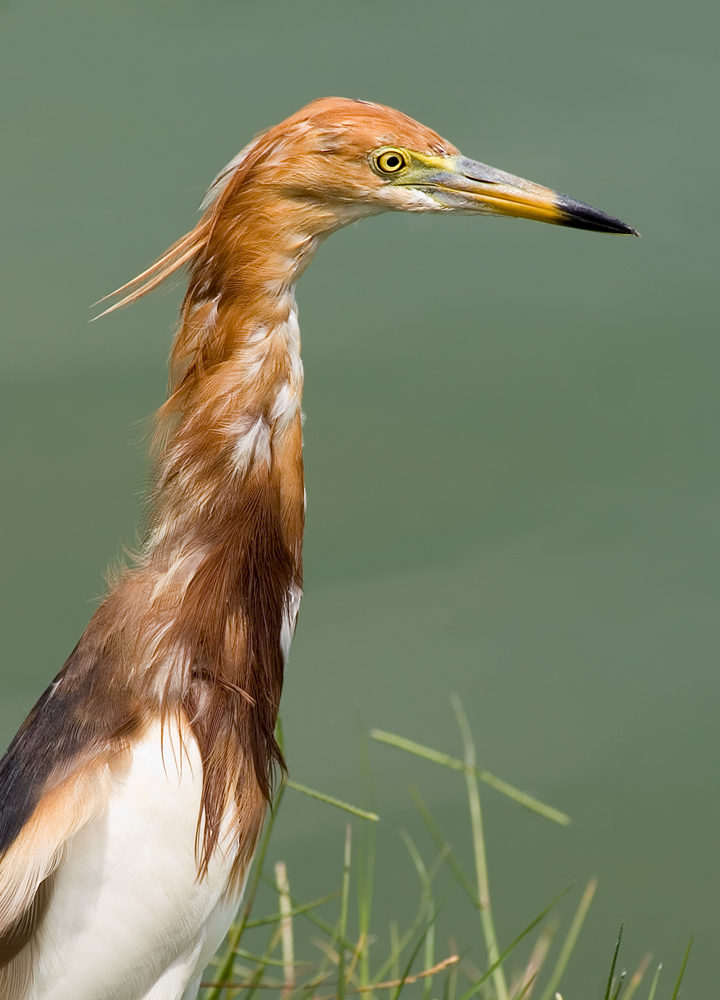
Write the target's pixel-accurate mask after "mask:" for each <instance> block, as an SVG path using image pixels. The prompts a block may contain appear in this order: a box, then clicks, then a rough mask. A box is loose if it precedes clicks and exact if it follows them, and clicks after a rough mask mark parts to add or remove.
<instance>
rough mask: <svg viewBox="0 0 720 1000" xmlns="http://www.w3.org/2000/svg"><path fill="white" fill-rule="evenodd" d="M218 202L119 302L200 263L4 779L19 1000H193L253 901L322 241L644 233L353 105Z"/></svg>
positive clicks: (274, 139) (2, 877)
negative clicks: (136, 531)
mask: <svg viewBox="0 0 720 1000" xmlns="http://www.w3.org/2000/svg"><path fill="white" fill-rule="evenodd" d="M202 207H203V215H202V217H201V219H200V221H199V223H198V224H197V226H196V227H195V228H194V229H193V230H192V231H191V232H190V233H188V234H187V236H185V237H183V238H182V239H181V240H179V241H178V242H177V243H176V244H175V245H174V246H173V247H171V248H170V250H168V251H167V253H166V254H164V255H163V256H162V257H161V258H160V259H159V260H158V261H157V262H156V263H155V264H154V265H153V266H152V267H150V268H149V269H148V270H147V271H145V272H144V273H143V274H141V275H140V276H139V277H138V278H137V279H135V280H134V281H133V282H130V283H129V284H128V285H127V286H124V287H123V288H122V289H120V290H119V293H120V294H124V297H123V298H121V300H120V301H119V302H117V303H116V305H115V306H113V307H112V308H117V306H119V305H123V304H125V303H127V302H131V301H133V300H135V299H137V298H139V297H140V296H141V295H144V294H145V293H146V292H148V291H150V290H152V289H153V288H154V287H156V286H157V285H158V284H159V283H160V282H162V281H163V280H165V279H166V278H167V277H169V276H170V275H171V274H172V273H174V272H175V271H177V270H178V269H179V268H182V267H183V266H187V267H188V268H189V281H188V289H187V293H186V295H185V299H184V301H183V306H182V310H181V317H180V326H179V330H178V333H177V335H176V338H175V342H174V345H173V351H172V355H171V379H170V391H169V395H168V399H167V401H166V402H165V404H164V405H163V407H162V408H161V410H160V413H159V419H158V433H157V436H156V442H155V444H156V471H155V480H154V482H155V485H154V488H153V490H152V493H151V495H150V501H149V518H148V524H147V531H146V537H145V541H144V544H143V546H142V549H141V551H140V553H139V554H138V556H137V558H136V560H135V563H134V565H133V566H132V567H131V568H129V569H127V570H125V571H124V572H123V573H121V574H120V575H119V576H118V578H117V579H116V580H115V581H114V582H113V583H112V584H111V586H110V589H109V592H108V595H107V597H106V598H105V600H104V602H103V604H102V605H101V606H100V607H99V608H98V610H97V611H96V613H95V615H94V616H93V618H92V620H91V621H90V623H89V625H88V627H87V629H86V631H85V633H84V634H83V636H82V638H81V639H80V642H79V643H78V645H77V647H76V648H75V650H73V652H72V654H71V655H70V657H69V659H68V661H67V662H66V664H65V666H64V667H63V669H62V671H61V673H60V674H59V675H58V677H57V678H56V679H55V681H54V682H53V683H52V684H51V686H50V687H49V688H48V690H47V691H46V692H45V694H44V695H43V696H42V697H41V699H40V700H39V702H38V703H37V705H36V706H35V708H34V709H33V710H32V712H31V714H30V716H29V717H28V719H27V720H26V722H25V723H24V724H23V726H22V728H21V729H20V731H19V733H18V735H17V736H16V737H15V739H14V740H13V742H12V744H11V745H10V747H9V749H8V751H7V753H6V755H5V757H4V758H3V760H2V762H1V763H0V997H2V1000H104V998H107V1000H191V998H193V997H194V996H195V994H196V992H197V987H198V984H199V977H200V975H201V972H202V970H203V968H204V966H205V965H206V963H207V961H208V960H209V959H210V957H211V956H212V954H213V952H214V951H215V949H216V948H217V946H218V945H219V944H220V942H221V940H222V938H223V936H224V934H225V933H226V931H227V928H228V926H229V923H230V920H231V918H232V915H233V913H234V912H235V910H236V909H237V906H238V904H239V901H240V898H241V896H242V889H243V886H244V883H245V879H246V877H247V872H248V867H249V865H250V862H251V859H252V855H253V851H254V849H255V845H256V843H257V839H258V837H259V834H260V831H261V829H262V824H263V821H264V815H265V808H266V803H267V802H268V801H269V800H270V798H271V793H272V780H273V771H274V768H275V767H276V766H279V767H283V766H284V761H283V757H282V753H281V750H280V748H279V746H278V744H277V742H276V740H275V735H274V728H275V722H276V718H277V711H278V705H279V700H280V693H281V689H282V679H283V671H284V666H285V662H286V659H287V655H288V649H289V645H290V640H291V638H292V634H293V632H294V628H295V622H296V617H297V612H298V606H299V602H300V594H301V586H302V534H303V526H304V514H305V497H304V480H303V460H302V414H301V398H302V385H303V368H302V361H301V358H300V334H299V327H298V321H297V309H296V303H295V284H296V282H297V280H298V278H299V277H300V275H301V274H302V272H303V270H304V269H305V267H306V266H307V264H308V263H309V261H310V259H311V258H312V255H313V254H314V252H315V250H316V249H317V247H318V245H319V243H320V242H321V241H322V240H323V239H325V238H326V237H327V236H328V235H330V234H331V233H332V232H334V231H335V230H336V229H338V228H340V227H342V226H344V225H347V224H348V223H350V222H353V221H355V220H357V219H360V218H363V217H364V216H368V215H373V214H377V213H378V212H382V211H386V210H398V211H410V212H425V211H433V212H458V211H460V212H476V213H477V212H480V213H485V214H506V215H520V216H525V217H528V218H536V219H541V220H543V221H547V222H555V223H559V224H563V225H571V226H576V227H579V228H589V229H596V230H599V231H605V232H619V233H632V232H633V230H631V229H630V228H629V227H627V226H625V225H624V224H623V223H621V222H619V221H618V220H617V219H613V218H612V217H610V216H606V215H605V214H604V213H601V212H597V211H596V210H594V209H591V208H589V207H588V206H586V205H583V204H582V203H580V202H575V201H573V200H572V199H568V198H565V197H564V196H560V195H557V194H556V193H555V192H552V191H550V190H549V189H547V188H543V187H540V186H538V185H534V184H531V183H530V182H527V181H523V180H521V179H520V178H516V177H513V176H512V175H509V174H505V173H503V172H501V171H498V170H495V169H494V168H491V167H487V166H485V165H484V164H480V163H476V162H475V161H472V160H468V159H466V158H464V157H462V156H461V154H460V153H459V152H458V151H457V150H456V149H455V147H453V146H452V145H450V144H449V143H447V142H446V141H445V140H443V139H442V138H441V137H440V136H439V135H437V133H435V132H433V131H431V130H430V129H427V128H425V127H424V126H422V125H419V124H418V123H417V122H414V121H413V120H412V119H410V118H407V117H406V116H404V115H402V114H400V113H399V112H396V111H393V110H391V109H388V108H383V107H381V106H379V105H375V104H368V103H365V102H360V101H347V100H344V99H340V98H327V99H324V100H321V101H316V102H314V103H313V104H311V105H309V106H308V107H307V108H304V109H302V110H301V111H300V112H298V113H297V114H296V115H293V116H292V117H291V118H289V119H287V120H286V121H285V122H282V123H281V124H280V125H278V126H276V127H275V128H273V129H270V130H269V131H268V132H266V133H264V134H262V135H261V136H259V137H258V138H257V139H255V140H254V141H253V142H252V143H250V145H249V146H247V147H246V148H245V149H244V150H243V151H242V153H240V154H239V155H238V156H237V157H236V158H235V159H234V160H233V161H231V163H230V164H228V166H227V167H226V169H225V170H224V171H223V172H222V173H221V174H220V175H219V176H218V178H217V179H216V180H215V182H214V183H213V185H212V187H211V188H210V191H209V192H208V196H207V198H206V200H205V202H204V203H203V206H202Z"/></svg>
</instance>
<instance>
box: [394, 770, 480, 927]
mask: <svg viewBox="0 0 720 1000" xmlns="http://www.w3.org/2000/svg"><path fill="white" fill-rule="evenodd" d="M410 794H411V795H412V797H413V801H414V803H415V805H416V806H417V810H418V812H419V813H420V816H421V817H422V821H423V823H424V824H425V826H426V827H427V830H428V833H429V834H430V836H431V837H432V839H433V840H434V841H435V843H436V844H437V846H438V847H439V848H440V850H441V851H443V852H444V856H445V861H446V862H447V865H448V868H449V869H450V871H451V872H452V873H453V875H454V876H455V880H456V881H457V883H458V885H459V886H460V887H461V888H462V889H464V891H465V893H466V894H467V896H468V898H469V899H470V901H471V902H472V904H473V906H474V907H475V908H476V909H479V908H480V900H479V899H478V895H477V893H476V892H475V889H474V888H473V885H472V883H471V882H470V879H469V878H468V877H467V875H466V874H465V872H464V871H463V869H462V865H461V864H460V862H459V861H458V860H457V858H456V857H455V855H454V854H453V852H452V849H451V847H450V845H449V844H448V842H447V841H446V840H445V838H444V837H443V835H442V833H441V832H440V828H439V827H438V826H437V824H436V823H435V820H434V819H433V816H432V813H431V812H430V810H429V809H428V807H427V805H426V804H425V802H424V801H423V799H422V797H421V795H420V793H419V792H418V791H417V789H416V788H414V787H413V786H412V785H410Z"/></svg>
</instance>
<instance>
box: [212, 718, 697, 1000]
mask: <svg viewBox="0 0 720 1000" xmlns="http://www.w3.org/2000/svg"><path fill="white" fill-rule="evenodd" d="M452 705H453V710H454V712H455V716H456V720H457V724H458V728H459V731H460V735H461V737H462V741H463V746H464V751H465V752H464V758H463V759H459V758H454V757H451V756H449V755H447V754H444V753H441V752H439V751H437V750H434V749H432V748H430V747H426V746H423V745H421V744H418V743H415V742H413V741H411V740H407V739H405V738H404V737H401V736H396V735H394V734H392V733H387V732H383V731H380V730H372V731H371V732H370V734H369V735H370V737H371V738H372V739H373V740H375V741H377V742H379V743H384V744H386V745H388V746H391V747H394V748H396V749H399V750H402V751H404V752H406V753H411V754H413V755H415V756H417V757H421V758H423V759H425V760H427V761H430V762H432V763H434V764H438V765H440V766H442V767H445V768H448V769H449V770H452V771H458V772H461V773H462V775H463V778H464V782H465V786H466V794H467V801H468V809H469V818H470V829H471V834H472V848H473V866H472V870H466V869H465V868H464V867H463V865H462V864H461V862H460V861H459V860H458V858H457V857H456V855H455V853H454V852H453V850H452V847H451V846H450V844H449V843H448V842H447V840H446V839H445V838H444V836H443V834H442V832H441V830H440V827H439V826H438V824H437V822H436V820H435V818H434V816H433V815H432V813H431V812H430V810H429V809H428V807H427V805H426V803H425V802H424V801H423V799H422V797H421V795H420V793H419V792H418V791H417V790H415V789H414V788H411V790H410V791H411V795H412V798H413V800H414V802H415V805H416V808H417V811H418V814H419V817H420V819H421V821H422V824H423V826H424V827H425V829H426V831H427V833H428V834H429V836H430V838H431V840H432V841H433V842H434V845H435V847H436V849H437V853H436V855H435V857H434V858H433V859H432V861H431V862H430V863H428V862H426V860H425V859H424V858H423V856H422V854H421V852H420V850H419V849H418V847H417V846H416V844H415V842H414V841H413V839H412V838H411V837H410V836H409V834H407V833H406V832H405V831H401V836H402V839H403V841H404V843H405V846H406V848H407V851H408V854H409V856H410V859H411V861H412V864H413V866H414V869H415V872H416V874H417V879H418V884H419V895H420V900H419V904H418V907H417V910H416V912H415V914H414V916H413V917H412V918H411V919H410V920H409V922H408V923H407V925H406V926H404V927H401V926H400V924H399V922H398V921H397V920H392V921H391V923H390V933H389V938H388V939H387V941H386V942H385V943H384V944H383V943H381V942H382V941H383V939H382V938H381V936H380V934H379V933H378V929H377V928H376V927H375V926H374V925H373V905H372V904H373V878H374V869H375V835H374V828H375V824H376V823H377V821H378V819H379V817H378V816H377V814H376V813H374V812H370V811H368V810H365V809H360V808H358V807H357V806H354V805H350V804H349V803H346V802H342V801H340V800H338V799H336V798H333V797H331V796H328V795H325V794H324V793H322V792H316V791H314V790H313V789H310V788H307V787H306V786H304V785H300V784H297V783H296V782H293V781H290V780H288V779H287V778H285V779H284V781H283V783H282V785H281V787H280V789H279V791H278V794H277V796H276V800H275V804H274V808H273V810H272V812H271V813H270V815H269V817H268V821H267V824H266V829H265V831H264V834H263V839H262V841H261V844H260V847H259V849H258V852H257V857H256V858H255V862H254V866H253V869H252V872H251V875H250V880H249V883H248V887H247V890H246V894H245V900H244V902H243V906H242V908H241V910H240V912H239V914H238V918H237V921H236V922H235V923H234V924H233V925H232V927H231V928H230V932H229V934H228V937H227V940H226V942H225V947H224V950H223V951H222V952H221V953H219V954H218V955H217V956H216V958H215V959H214V961H213V963H212V966H211V968H210V969H209V970H208V972H207V974H206V975H207V979H206V981H205V982H203V985H202V988H201V991H200V1000H259V998H260V997H268V998H275V997H276V996H277V997H279V1000H346V998H348V997H360V998H363V997H365V998H367V1000H400V997H401V994H402V997H403V1000H473V998H474V997H480V998H482V1000H563V998H562V995H561V993H560V992H559V991H560V990H561V989H562V981H563V977H564V975H565V972H566V969H567V967H568V964H569V962H570V959H571V957H572V954H573V951H574V948H575V945H576V942H577V940H578V936H579V934H580V932H581V929H582V926H583V922H584V920H585V917H586V915H587V912H588V909H589V907H590V905H591V903H592V899H593V896H594V894H595V889H596V882H595V880H594V879H591V880H590V881H589V882H588V884H587V886H586V887H585V889H584V891H583V893H582V895H581V898H580V901H579V903H578V905H577V907H576V909H575V912H574V915H573V917H572V919H571V921H570V924H569V926H568V928H567V930H566V931H565V932H564V934H563V935H562V937H559V928H560V923H559V921H558V920H557V919H556V918H555V915H554V913H553V911H554V908H555V906H556V904H557V903H558V902H559V901H560V900H561V899H562V898H563V897H564V896H565V895H566V894H567V893H568V892H569V891H570V889H572V887H569V888H568V889H565V890H563V891H562V892H561V893H560V894H559V895H558V896H556V898H555V899H553V900H552V901H551V902H550V903H549V904H548V905H547V906H546V907H545V908H544V909H543V910H541V912H540V913H538V914H537V915H536V916H535V917H534V918H533V919H532V920H531V921H530V922H529V923H528V924H527V925H526V926H525V927H524V928H523V929H522V930H521V931H520V932H519V933H518V934H517V935H516V936H515V937H514V939H513V940H512V941H511V942H510V943H509V944H506V945H504V946H503V944H502V943H501V941H500V939H499V937H498V934H497V932H496V928H495V919H494V914H493V907H492V901H491V896H490V885H489V879H488V863H487V856H486V845H485V833H484V827H483V814H482V805H481V798H480V783H483V784H485V785H489V786H490V787H492V788H494V789H495V790H496V791H499V792H500V793H502V794H503V795H506V796H507V797H509V798H510V799H512V800H513V801H515V802H517V803H519V804H520V805H521V806H523V807H524V808H526V809H529V810H531V811H533V812H535V813H538V814H539V815H541V816H543V817H544V818H545V819H547V820H549V821H551V822H554V823H557V824H559V825H562V826H566V825H567V824H568V823H569V822H570V820H569V818H568V817H567V816H566V815H565V814H564V813H562V812H560V811H559V810H557V809H554V808H553V807H551V806H548V805H546V804H544V803H542V802H539V801H538V800H537V799H535V798H533V797H532V796H530V795H528V794H526V793H525V792H522V791H520V790H519V789H516V788H513V787H512V786H511V785H509V784H508V783H507V782H505V781H503V780H501V779H499V778H496V777H495V776H494V775H492V774H489V773H488V772H487V771H484V770H483V769H482V768H479V767H478V766H477V762H476V752H475V744H474V741H473V738H472V733H471V731H470V726H469V724H468V720H467V718H466V716H465V713H464V711H463V708H462V705H461V703H460V700H459V699H458V698H453V699H452ZM279 735H280V737H282V733H281V732H280V734H279ZM288 789H290V790H292V791H296V792H299V793H301V794H304V795H307V796H310V797H312V798H313V799H316V800H319V801H321V802H323V803H325V804H328V805H331V806H333V807H335V808H338V809H341V810H344V811H345V812H347V813H349V814H350V815H352V816H353V817H355V818H356V819H357V820H361V821H362V824H361V829H360V831H359V832H355V835H354V834H353V827H352V824H351V823H348V825H347V827H346V831H345V839H344V844H343V846H342V852H341V853H342V865H341V867H340V869H339V872H338V876H339V884H338V888H337V890H336V891H335V892H333V893H331V894H326V895H324V896H321V897H319V898H317V899H314V900H311V901H309V902H301V901H300V900H298V899H296V898H295V897H294V896H293V894H292V892H291V886H290V876H289V874H288V871H287V868H286V866H285V864H284V863H283V862H282V861H278V862H276V864H275V865H274V869H273V871H272V873H270V872H269V871H268V870H267V869H268V867H269V866H268V861H267V859H268V845H269V843H270V841H271V837H272V833H273V828H274V826H275V822H276V819H277V816H278V813H279V810H280V809H281V808H282V802H283V799H284V796H285V794H286V792H287V790H288ZM355 841H359V842H360V844H359V848H358V846H357V844H356V843H354V842H355ZM441 871H443V872H445V873H446V875H448V876H449V878H450V879H451V881H452V883H453V884H454V885H456V886H457V887H459V888H460V890H461V891H462V893H463V894H464V895H465V896H466V897H467V900H469V902H470V906H471V910H472V912H473V913H474V914H475V915H476V917H477V920H478V925H479V937H480V938H481V939H482V942H483V950H484V968H478V967H476V965H475V964H474V962H473V961H471V959H470V957H469V956H468V955H465V954H460V953H459V952H458V949H457V947H455V946H454V945H453V943H452V938H450V940H449V943H448V945H447V946H443V947H440V946H439V942H438V938H439V936H440V935H439V934H438V930H437V919H438V916H439V914H440V912H441V910H442V908H443V902H444V901H441V902H440V903H438V901H437V900H436V877H437V876H438V874H439V873H440V872H441ZM353 876H354V879H353ZM263 885H265V886H269V887H270V888H271V890H272V892H273V893H274V894H275V898H276V903H275V904H274V905H273V906H271V912H270V913H269V914H267V915H264V916H255V915H254V907H255V904H256V902H257V899H258V890H259V889H260V888H261V886H263ZM353 887H354V888H353ZM449 916H450V923H452V913H451V914H450V915H449ZM443 918H444V921H445V923H447V922H448V913H447V912H444V913H443ZM351 927H352V928H353V929H352V931H351ZM297 931H300V933H297ZM621 940H622V928H621V929H620V933H619V935H618V939H617V943H616V946H615V949H614V952H613V955H612V960H611V964H610V970H609V973H608V975H607V978H606V979H603V977H602V975H599V976H598V985H597V987H596V988H595V989H593V990H592V991H586V992H585V994H584V996H583V998H582V1000H586V998H587V997H588V996H596V997H598V998H600V997H602V1000H661V994H658V993H657V990H658V984H659V978H660V972H661V968H662V966H660V965H659V966H657V968H656V969H655V971H654V974H653V977H652V980H651V981H650V984H649V986H647V983H646V982H645V977H646V973H647V971H648V969H649V967H650V962H651V956H650V955H646V956H645V957H644V958H643V960H642V961H641V963H640V965H639V966H638V968H637V969H636V970H635V972H634V973H633V975H632V976H630V977H629V978H628V977H627V975H626V973H625V972H624V971H623V972H618V971H617V970H618V957H619V953H620V945H621ZM522 942H525V945H524V947H523V948H520V947H519V946H520V945H521V943H522ZM691 945H692V939H691V940H690V944H688V947H687V951H686V953H685V958H684V960H683V963H682V967H681V969H680V972H679V975H678V979H677V982H676V984H675V988H674V991H673V993H672V994H671V996H670V998H669V1000H678V997H679V995H680V988H681V983H682V979H683V975H684V972H685V967H686V964H687V960H688V956H689V953H690V947H691ZM300 955H302V957H300ZM521 955H523V957H522V958H521V957H520V956H521ZM603 986H604V993H603V992H602V991H603ZM566 1000H571V998H570V997H566Z"/></svg>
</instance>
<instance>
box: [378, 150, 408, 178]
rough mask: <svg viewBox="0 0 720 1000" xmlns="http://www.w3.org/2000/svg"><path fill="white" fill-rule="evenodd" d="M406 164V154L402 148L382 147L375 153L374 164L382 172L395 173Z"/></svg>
mask: <svg viewBox="0 0 720 1000" xmlns="http://www.w3.org/2000/svg"><path fill="white" fill-rule="evenodd" d="M407 165H408V158H407V154H406V153H404V152H403V151H402V149H383V150H382V152H380V153H376V154H375V166H376V167H377V169H378V170H379V171H380V173H382V174H396V173H398V171H400V170H403V169H404V168H405V167H406V166H407Z"/></svg>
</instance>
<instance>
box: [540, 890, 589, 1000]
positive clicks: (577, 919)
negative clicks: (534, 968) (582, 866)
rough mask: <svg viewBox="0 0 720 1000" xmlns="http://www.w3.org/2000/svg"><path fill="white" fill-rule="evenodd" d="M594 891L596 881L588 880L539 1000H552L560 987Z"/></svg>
mask: <svg viewBox="0 0 720 1000" xmlns="http://www.w3.org/2000/svg"><path fill="white" fill-rule="evenodd" d="M596 889H597V879H594V878H593V879H590V881H589V882H588V884H587V886H586V887H585V892H584V893H583V894H582V898H581V900H580V903H579V904H578V908H577V910H576V911H575V916H574V917H573V920H572V923H571V924H570V930H569V931H568V933H567V937H566V938H565V941H564V942H563V946H562V948H561V949H560V955H559V956H558V960H557V962H556V963H555V968H554V969H553V971H552V975H551V976H550V981H549V982H548V984H547V986H546V987H545V989H544V990H543V993H542V996H541V997H540V1000H552V998H553V997H554V996H555V991H556V990H557V988H558V986H559V985H560V980H561V979H562V977H563V976H564V975H565V969H566V968H567V965H568V962H569V961H570V956H571V955H572V953H573V949H574V948H575V942H576V941H577V939H578V935H579V934H580V930H581V929H582V925H583V923H584V922H585V917H586V916H587V911H588V910H589V909H590V904H591V903H592V900H593V896H594V895H595V890H596Z"/></svg>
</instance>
